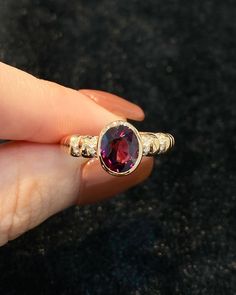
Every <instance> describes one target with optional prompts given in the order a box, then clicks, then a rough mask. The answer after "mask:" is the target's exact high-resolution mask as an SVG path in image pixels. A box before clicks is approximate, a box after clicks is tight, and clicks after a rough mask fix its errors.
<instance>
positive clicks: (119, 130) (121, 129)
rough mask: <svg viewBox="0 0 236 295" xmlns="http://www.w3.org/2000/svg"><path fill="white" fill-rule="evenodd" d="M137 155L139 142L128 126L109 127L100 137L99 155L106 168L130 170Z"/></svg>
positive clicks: (115, 170)
mask: <svg viewBox="0 0 236 295" xmlns="http://www.w3.org/2000/svg"><path fill="white" fill-rule="evenodd" d="M138 156H139V142H138V139H137V136H136V134H135V133H134V131H133V130H132V129H131V128H129V127H128V126H124V125H118V126H115V127H111V128H109V129H108V130H107V131H106V132H105V134H104V135H103V136H102V139H101V157H102V159H103V162H104V164H105V166H106V167H107V168H109V169H110V170H112V171H114V172H118V173H122V172H127V171H128V170H130V169H131V168H132V167H133V166H134V165H135V163H136V161H137V159H138Z"/></svg>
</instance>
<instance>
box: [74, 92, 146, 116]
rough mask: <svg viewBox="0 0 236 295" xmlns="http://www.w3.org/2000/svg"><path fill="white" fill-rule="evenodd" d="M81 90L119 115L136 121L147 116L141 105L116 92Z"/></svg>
mask: <svg viewBox="0 0 236 295" xmlns="http://www.w3.org/2000/svg"><path fill="white" fill-rule="evenodd" d="M79 92H80V93H83V94H84V95H86V96H87V97H89V98H90V99H92V100H93V101H94V102H96V103H97V104H99V105H100V106H102V107H103V108H105V109H107V110H108V111H110V112H112V113H114V114H116V115H118V116H121V117H125V118H127V119H131V120H135V121H143V120H144V118H145V114H144V111H143V110H142V108H141V107H140V106H138V105H137V104H134V103H132V102H130V101H128V100H126V99H124V98H122V97H119V96H117V95H115V94H112V93H108V92H105V91H100V90H91V89H81V90H79Z"/></svg>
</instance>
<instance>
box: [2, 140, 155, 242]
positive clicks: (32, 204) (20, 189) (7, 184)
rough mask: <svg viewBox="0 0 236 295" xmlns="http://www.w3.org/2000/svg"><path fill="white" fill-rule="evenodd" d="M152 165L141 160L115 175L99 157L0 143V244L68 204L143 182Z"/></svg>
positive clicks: (44, 146)
mask: <svg viewBox="0 0 236 295" xmlns="http://www.w3.org/2000/svg"><path fill="white" fill-rule="evenodd" d="M152 164H153V162H152V159H150V158H145V159H144V160H143V163H142V164H141V165H140V166H139V167H138V168H137V170H136V171H135V172H134V173H133V174H131V175H129V176H125V177H114V176H111V175H109V174H107V173H106V172H105V171H103V169H102V168H101V166H100V163H99V161H98V160H94V161H92V162H86V161H85V160H84V159H81V158H73V157H70V156H68V155H67V154H65V153H63V151H61V149H60V148H59V146H58V145H42V144H36V143H35V144H33V143H28V144H27V143H8V144H3V145H1V146H0V169H1V171H2V170H4V173H3V174H2V175H1V178H0V186H1V192H0V200H1V201H0V245H3V244H4V243H6V242H7V241H8V240H11V239H14V238H15V237H17V236H19V235H20V234H22V233H23V232H25V231H27V230H29V229H31V228H33V227H35V226H36V225H38V224H39V223H41V222H42V221H44V220H45V219H46V218H48V217H49V216H51V215H53V214H55V213H57V212H58V211H60V210H62V209H64V208H66V207H68V206H71V205H73V204H75V203H79V204H86V203H91V202H96V201H98V200H101V199H103V198H106V197H109V196H111V195H114V194H116V193H118V192H121V191H123V190H126V189H127V188H129V187H131V186H133V185H135V184H137V183H138V182H141V181H143V180H144V179H145V178H146V177H148V175H149V174H150V172H151V169H152Z"/></svg>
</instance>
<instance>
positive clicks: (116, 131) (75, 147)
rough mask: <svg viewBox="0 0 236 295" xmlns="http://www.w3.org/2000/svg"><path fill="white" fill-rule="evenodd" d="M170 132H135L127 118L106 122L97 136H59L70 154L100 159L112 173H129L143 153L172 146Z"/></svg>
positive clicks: (157, 151)
mask: <svg viewBox="0 0 236 295" xmlns="http://www.w3.org/2000/svg"><path fill="white" fill-rule="evenodd" d="M174 143H175V140H174V137H173V136H172V135H171V134H169V133H152V132H138V131H137V129H136V128H135V127H134V126H133V125H131V124H130V123H128V122H126V121H115V122H112V123H110V124H109V125H107V126H106V127H105V128H104V129H103V130H102V131H101V133H100V135H99V136H90V135H71V136H66V137H64V138H63V139H62V141H61V144H62V146H63V148H64V150H65V151H66V152H67V153H69V155H71V156H73V157H84V158H99V159H100V162H101V165H102V167H103V168H104V169H105V170H106V171H107V172H108V173H110V174H111V175H115V176H120V175H128V174H130V173H132V172H133V171H134V170H135V169H136V168H137V167H138V165H139V164H140V162H141V159H142V157H143V156H155V155H158V154H163V153H165V152H167V151H168V150H170V149H171V148H172V147H173V146H174Z"/></svg>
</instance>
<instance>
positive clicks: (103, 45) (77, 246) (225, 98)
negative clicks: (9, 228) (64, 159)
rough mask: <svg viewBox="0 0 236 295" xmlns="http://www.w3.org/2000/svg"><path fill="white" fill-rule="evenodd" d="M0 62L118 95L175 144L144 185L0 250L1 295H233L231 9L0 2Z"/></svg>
mask: <svg viewBox="0 0 236 295" xmlns="http://www.w3.org/2000/svg"><path fill="white" fill-rule="evenodd" d="M0 59H1V60H2V61H4V62H7V63H9V64H11V65H14V66H17V67H19V68H22V69H24V70H27V71H29V72H31V73H33V74H34V75H37V76H39V77H41V78H45V79H49V80H53V81H57V82H59V83H62V84H64V85H67V86H71V87H73V88H76V89H78V88H95V89H103V90H107V91H111V92H113V93H117V94H119V95H121V96H124V97H127V98H129V99H130V100H131V101H133V102H136V103H138V104H140V105H141V106H142V107H143V108H144V110H145V111H146V115H147V117H146V120H145V122H144V123H139V124H136V126H137V127H138V128H141V129H143V130H162V131H169V132H171V133H173V134H174V135H175V137H176V142H177V143H176V148H175V149H174V151H173V152H172V153H170V154H168V155H166V156H165V155H164V156H163V157H161V158H157V159H156V167H155V170H154V172H153V174H152V176H151V178H150V179H149V180H148V181H147V182H146V183H145V184H142V185H139V186H138V187H136V188H134V189H132V190H129V191H128V192H126V193H125V194H122V195H120V196H118V197H116V198H114V199H112V200H109V201H106V202H103V203H100V204H97V205H93V206H86V207H83V208H72V209H69V210H67V211H65V212H62V213H60V214H58V215H57V216H55V217H53V218H51V219H50V220H48V221H46V222H45V223H44V224H42V225H41V226H39V227H38V228H37V229H35V230H32V231H31V232H29V233H27V234H25V235H24V236H22V237H20V238H19V239H17V240H16V241H13V242H10V243H9V244H8V245H6V246H4V247H3V248H1V249H0V294H1V295H6V294H7V295H8V294H30V295H32V294H82V295H93V294H105V295H110V294H111V295H113V294H114V295H116V294H122V295H126V294H130V295H143V294H150V295H159V294H194V295H197V294H230V295H231V294H232V295H233V294H236V206H235V202H236V190H235V183H236V177H235V175H236V174H235V162H236V161H235V145H236V142H235V130H236V129H235V127H236V126H235V125H236V124H235V115H236V114H235V113H236V99H235V93H236V81H235V79H236V2H235V1H234V0H232V1H231V0H224V1H222V0H219V1H218V0H202V1H199V0H196V1H195V0H193V1H189V0H186V1H181V0H145V1H138V0H119V1H118V0H117V1H112V0H100V1H98V0H80V1H79V0H77V1H76V0H74V1H72V0H71V1H65V0H64V1H63V0H59V1H52V0H45V1H39V0H37V1H33V0H21V1H14V0H1V2H0ZM1 173H3V172H1Z"/></svg>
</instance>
